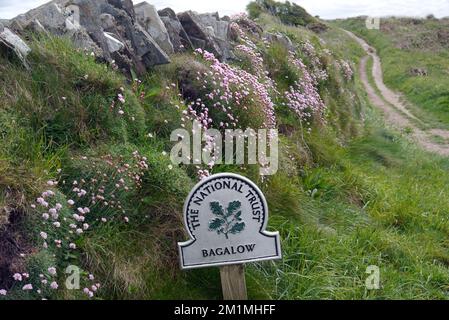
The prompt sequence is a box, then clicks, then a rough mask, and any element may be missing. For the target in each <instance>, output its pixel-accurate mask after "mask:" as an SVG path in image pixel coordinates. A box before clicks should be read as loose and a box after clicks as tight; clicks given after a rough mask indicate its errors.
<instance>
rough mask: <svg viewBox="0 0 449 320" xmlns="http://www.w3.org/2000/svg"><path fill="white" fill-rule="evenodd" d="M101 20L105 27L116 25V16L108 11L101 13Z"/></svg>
mask: <svg viewBox="0 0 449 320" xmlns="http://www.w3.org/2000/svg"><path fill="white" fill-rule="evenodd" d="M100 22H101V27H102V28H103V29H111V28H113V27H114V25H115V19H114V17H113V16H112V15H110V14H108V13H102V14H101V15H100Z"/></svg>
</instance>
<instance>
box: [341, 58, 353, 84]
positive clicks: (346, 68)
mask: <svg viewBox="0 0 449 320" xmlns="http://www.w3.org/2000/svg"><path fill="white" fill-rule="evenodd" d="M337 64H338V66H339V68H340V70H341V71H342V73H343V76H344V78H345V79H346V81H350V80H351V79H352V76H353V75H354V71H353V70H352V68H351V65H350V64H349V62H348V61H346V60H340V61H338V62H337Z"/></svg>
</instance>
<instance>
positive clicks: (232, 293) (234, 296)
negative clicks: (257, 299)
mask: <svg viewBox="0 0 449 320" xmlns="http://www.w3.org/2000/svg"><path fill="white" fill-rule="evenodd" d="M220 277H221V287H222V288H223V299H224V300H247V299H248V294H247V293H246V280H245V265H244V264H234V265H230V266H223V267H221V268H220Z"/></svg>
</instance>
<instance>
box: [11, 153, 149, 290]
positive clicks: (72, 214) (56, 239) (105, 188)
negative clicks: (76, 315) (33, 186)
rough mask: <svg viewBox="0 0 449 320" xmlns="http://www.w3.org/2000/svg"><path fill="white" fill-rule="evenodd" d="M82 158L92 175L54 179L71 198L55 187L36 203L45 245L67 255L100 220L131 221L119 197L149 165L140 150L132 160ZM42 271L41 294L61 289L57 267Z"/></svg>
mask: <svg viewBox="0 0 449 320" xmlns="http://www.w3.org/2000/svg"><path fill="white" fill-rule="evenodd" d="M79 161H81V164H82V165H83V166H84V167H86V168H89V169H90V170H91V173H89V174H88V175H87V176H88V178H87V177H86V178H84V177H79V178H77V179H74V180H72V181H67V180H65V179H64V173H63V172H62V171H58V173H59V174H60V175H61V176H60V181H54V183H52V185H53V186H54V187H55V186H57V185H60V186H65V187H64V188H66V192H65V196H66V197H67V199H69V200H67V202H65V201H61V200H62V199H61V198H60V196H61V195H56V192H55V191H53V190H46V191H44V192H43V193H42V194H41V196H40V197H39V198H38V199H37V200H36V204H37V205H33V206H32V208H33V209H34V210H36V211H37V213H38V214H40V216H41V217H42V223H41V231H40V233H39V236H40V238H41V239H43V240H44V243H43V249H44V250H49V251H50V253H51V254H54V255H56V256H60V257H63V258H64V259H65V258H66V257H67V256H69V255H71V252H72V251H73V250H76V249H77V246H76V242H77V241H78V240H79V239H80V238H81V237H83V235H84V233H86V232H91V230H93V229H95V226H96V225H97V224H98V223H100V221H105V222H106V221H109V222H110V223H112V222H114V221H116V222H119V221H126V222H128V223H129V221H130V218H129V217H128V216H126V215H125V213H126V212H127V210H126V209H127V208H125V207H124V205H123V204H122V203H121V202H120V200H119V199H120V198H121V197H125V195H126V194H127V193H129V192H130V191H132V190H137V189H138V188H140V186H141V184H142V178H143V176H144V175H145V172H146V171H147V169H148V164H147V159H146V158H145V157H143V156H141V155H140V154H139V152H138V151H135V152H133V153H132V155H131V159H130V160H129V161H125V160H124V159H123V157H122V156H116V157H114V156H112V155H106V156H103V157H101V158H100V159H90V158H88V157H86V156H82V157H80V159H79ZM83 162H85V163H83ZM49 185H50V184H49ZM128 211H129V210H128ZM106 217H107V218H106ZM68 263H69V262H68ZM40 272H41V274H40V276H39V277H40V279H41V280H40V283H41V285H42V287H40V288H36V289H37V290H36V292H37V293H38V294H40V293H39V292H41V293H45V292H48V291H45V290H44V289H45V288H49V289H52V290H58V289H59V287H60V286H59V285H58V283H57V282H56V281H54V280H55V279H54V277H56V275H57V269H56V267H49V268H48V269H46V270H41V271H40ZM29 277H30V275H29V274H28V273H22V274H20V273H17V274H15V275H14V276H13V278H14V280H15V281H18V282H20V281H25V280H24V279H28V278H29ZM86 281H90V280H88V279H86ZM95 288H99V284H95ZM23 290H25V291H30V290H33V288H32V286H31V285H28V284H27V285H25V286H24V287H23ZM94 292H96V290H95V291H94V290H90V293H89V298H92V297H94ZM43 298H44V297H43Z"/></svg>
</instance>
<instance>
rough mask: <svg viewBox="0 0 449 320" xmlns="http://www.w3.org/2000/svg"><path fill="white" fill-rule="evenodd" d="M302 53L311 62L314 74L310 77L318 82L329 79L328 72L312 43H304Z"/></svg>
mask: <svg viewBox="0 0 449 320" xmlns="http://www.w3.org/2000/svg"><path fill="white" fill-rule="evenodd" d="M301 52H303V53H304V54H305V56H306V57H307V59H308V60H309V62H310V65H311V66H312V72H311V73H310V75H311V76H312V78H313V79H314V80H315V81H316V82H321V81H326V80H327V79H329V75H328V73H327V70H326V69H325V67H324V66H323V64H322V62H321V59H320V57H319V55H318V53H317V52H316V49H315V47H314V46H313V44H312V43H310V41H308V40H307V41H305V42H303V43H302V45H301Z"/></svg>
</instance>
